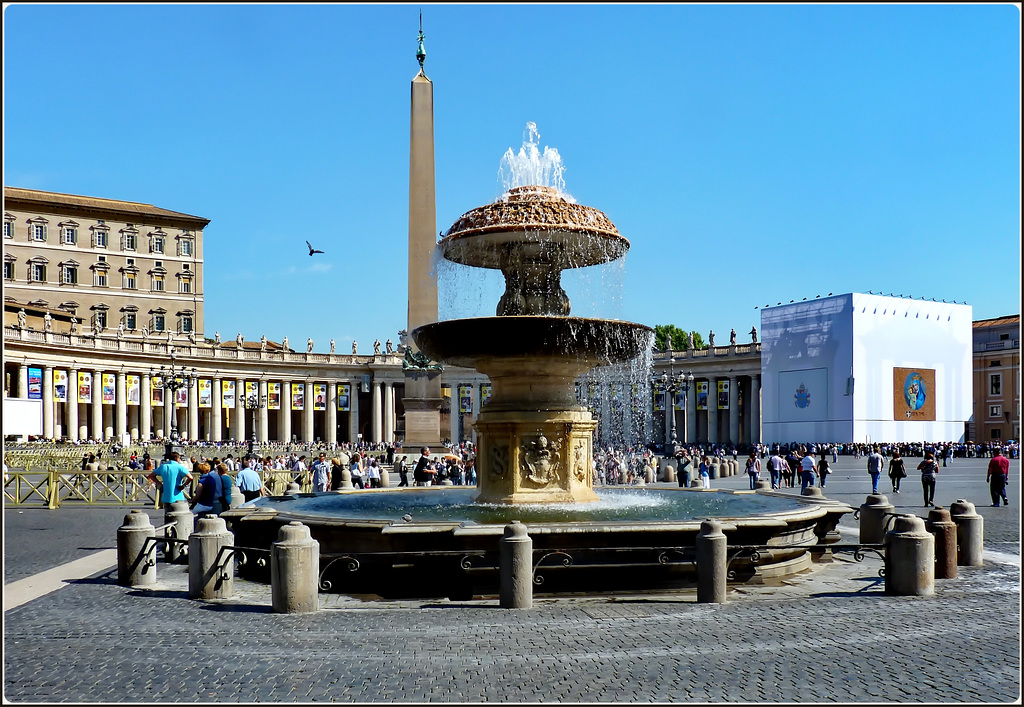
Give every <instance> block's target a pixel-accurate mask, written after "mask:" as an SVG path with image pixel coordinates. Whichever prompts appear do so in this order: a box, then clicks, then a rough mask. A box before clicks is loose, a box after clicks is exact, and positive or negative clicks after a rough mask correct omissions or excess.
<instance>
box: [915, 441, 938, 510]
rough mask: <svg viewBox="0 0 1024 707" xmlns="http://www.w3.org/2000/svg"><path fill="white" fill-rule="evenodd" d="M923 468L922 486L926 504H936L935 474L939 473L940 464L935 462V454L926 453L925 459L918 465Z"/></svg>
mask: <svg viewBox="0 0 1024 707" xmlns="http://www.w3.org/2000/svg"><path fill="white" fill-rule="evenodd" d="M917 468H918V469H920V470H921V488H922V489H923V490H924V505H925V506H934V505H935V503H934V501H935V475H936V474H938V473H939V465H938V464H936V463H935V455H934V454H932V453H931V452H925V453H924V461H922V462H921V463H920V464H918V465H917Z"/></svg>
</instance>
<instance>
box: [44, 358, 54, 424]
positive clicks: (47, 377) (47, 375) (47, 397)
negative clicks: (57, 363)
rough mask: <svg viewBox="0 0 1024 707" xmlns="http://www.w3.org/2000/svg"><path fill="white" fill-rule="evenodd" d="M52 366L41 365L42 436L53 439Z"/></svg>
mask: <svg viewBox="0 0 1024 707" xmlns="http://www.w3.org/2000/svg"><path fill="white" fill-rule="evenodd" d="M53 405H54V403H53V367H52V366H43V437H45V438H46V439H53Z"/></svg>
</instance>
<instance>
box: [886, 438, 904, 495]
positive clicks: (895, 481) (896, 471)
mask: <svg viewBox="0 0 1024 707" xmlns="http://www.w3.org/2000/svg"><path fill="white" fill-rule="evenodd" d="M906 477H907V466H906V463H905V462H904V461H903V457H902V456H900V452H899V450H898V449H897V450H896V451H895V452H893V453H892V459H890V460H889V481H891V482H892V492H893V493H899V492H900V480H902V479H905V478H906Z"/></svg>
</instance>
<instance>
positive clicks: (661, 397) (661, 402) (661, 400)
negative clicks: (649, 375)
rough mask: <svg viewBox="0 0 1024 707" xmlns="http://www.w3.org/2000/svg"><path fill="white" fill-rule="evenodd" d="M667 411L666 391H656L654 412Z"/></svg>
mask: <svg viewBox="0 0 1024 707" xmlns="http://www.w3.org/2000/svg"><path fill="white" fill-rule="evenodd" d="M664 411H665V391H663V390H655V391H654V412H664Z"/></svg>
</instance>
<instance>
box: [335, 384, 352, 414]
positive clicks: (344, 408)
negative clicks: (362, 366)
mask: <svg viewBox="0 0 1024 707" xmlns="http://www.w3.org/2000/svg"><path fill="white" fill-rule="evenodd" d="M351 398H352V385H351V384H350V383H338V410H340V411H341V412H348V411H349V410H350V409H351V407H352V400H351Z"/></svg>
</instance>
